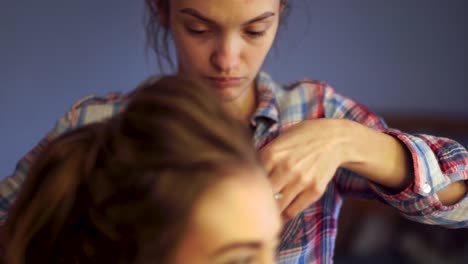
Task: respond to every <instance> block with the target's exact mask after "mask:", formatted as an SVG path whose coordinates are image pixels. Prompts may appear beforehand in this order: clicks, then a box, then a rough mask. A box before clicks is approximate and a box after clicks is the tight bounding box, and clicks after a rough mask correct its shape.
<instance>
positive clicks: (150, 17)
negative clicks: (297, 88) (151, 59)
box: [145, 0, 289, 71]
mask: <svg viewBox="0 0 468 264" xmlns="http://www.w3.org/2000/svg"><path fill="white" fill-rule="evenodd" d="M280 1H281V5H283V8H284V9H283V12H282V17H283V18H284V17H285V16H287V14H288V13H289V12H288V11H289V1H288V0H280ZM169 2H170V0H145V4H146V11H147V12H146V16H145V20H146V21H145V24H146V27H145V31H146V44H147V47H148V48H150V49H152V50H153V51H154V53H155V55H156V59H157V61H158V66H159V68H160V70H162V71H163V70H164V69H165V67H164V65H165V64H164V63H167V64H168V66H169V67H170V68H171V69H174V61H173V60H172V56H171V52H170V48H169V47H170V45H171V42H170V41H171V39H170V37H171V36H170V31H169V28H168V27H167V25H165V24H164V23H161V21H164V19H166V21H167V19H168V18H169V11H170V5H169ZM161 14H162V16H161ZM283 20H284V19H282V20H281V21H283Z"/></svg>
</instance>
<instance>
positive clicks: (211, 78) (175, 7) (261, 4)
mask: <svg viewBox="0 0 468 264" xmlns="http://www.w3.org/2000/svg"><path fill="white" fill-rule="evenodd" d="M279 17H280V1H279V0H170V12H169V17H168V23H169V25H168V26H169V28H170V30H171V32H172V34H173V37H174V42H175V46H176V52H177V61H178V73H179V74H183V75H184V77H188V78H190V79H191V80H192V81H194V82H196V83H197V84H198V85H204V86H208V87H212V88H213V89H215V90H216V91H217V92H218V94H220V95H221V98H222V99H223V101H225V102H230V101H233V100H236V99H242V96H243V95H245V94H247V93H246V91H247V90H248V89H249V88H253V80H254V78H255V76H256V75H257V73H258V71H259V70H260V67H261V66H262V64H263V61H264V59H265V57H266V55H267V53H268V51H269V50H270V48H271V45H272V43H273V40H274V38H275V35H276V32H277V29H278V24H279Z"/></svg>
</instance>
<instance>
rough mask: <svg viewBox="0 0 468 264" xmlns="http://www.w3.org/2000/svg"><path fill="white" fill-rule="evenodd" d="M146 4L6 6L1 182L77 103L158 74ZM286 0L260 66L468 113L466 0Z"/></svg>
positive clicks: (370, 102) (361, 97) (1, 25)
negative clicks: (282, 20)
mask: <svg viewBox="0 0 468 264" xmlns="http://www.w3.org/2000/svg"><path fill="white" fill-rule="evenodd" d="M142 2H143V0H112V1H96V0H80V1H71V0H41V1H32V0H24V1H14V0H2V1H1V4H0V33H1V35H0V81H1V82H0V83H1V84H0V131H1V132H0V177H1V176H5V175H7V174H8V173H10V172H11V171H12V170H13V168H14V165H15V163H16V161H17V160H18V159H19V158H20V157H21V156H22V155H23V154H24V153H25V152H27V151H28V150H29V149H30V148H32V147H33V146H34V145H35V144H36V143H37V142H38V141H39V140H40V139H41V138H42V137H43V136H44V134H45V133H46V132H47V131H48V130H49V129H50V128H52V127H53V125H54V122H55V120H56V119H57V118H58V117H59V116H61V115H62V114H63V113H64V112H65V111H66V110H67V109H68V108H69V107H70V105H71V104H72V102H74V101H75V100H77V99H78V98H80V97H82V96H84V95H87V94H90V93H97V94H104V93H106V92H109V91H113V90H120V91H128V90H129V89H131V88H132V87H134V86H135V84H137V83H138V82H139V81H141V80H142V79H144V78H145V77H147V76H148V75H149V74H151V73H156V72H157V69H156V67H155V63H154V62H153V61H152V57H151V56H149V57H148V56H145V50H144V34H143V27H142V13H143V6H142ZM291 2H292V4H293V5H295V6H293V9H292V12H291V16H290V18H289V21H288V24H287V27H285V28H282V32H281V33H280V35H279V39H278V40H279V41H278V45H276V48H275V49H274V50H273V51H272V52H271V54H270V56H269V57H268V59H267V62H266V65H265V69H266V70H267V71H269V72H270V73H272V74H273V75H274V76H275V77H276V78H277V79H278V80H280V81H283V82H290V81H293V80H297V79H303V78H306V77H307V78H314V79H321V80H325V81H327V82H329V83H330V84H331V85H332V86H334V87H335V89H336V90H337V91H338V92H340V93H342V94H345V95H346V96H348V97H351V98H353V99H356V100H357V101H359V102H361V103H363V104H365V105H367V106H368V107H370V108H371V109H372V110H373V111H374V112H377V113H383V112H384V113H388V112H398V113H408V112H411V113H426V114H427V113H430V114H431V113H445V114H450V113H453V114H457V115H459V116H464V117H468V107H467V106H466V103H465V101H466V98H467V97H468V87H466V83H467V81H468V80H467V79H468V77H467V76H468V74H467V73H468V51H467V48H466V47H468V34H467V33H468V16H466V14H467V12H468V1H465V0H447V1H441V0H352V1H350V0H317V1H315V0H313V1H312V0H294V1H291ZM465 120H466V119H465Z"/></svg>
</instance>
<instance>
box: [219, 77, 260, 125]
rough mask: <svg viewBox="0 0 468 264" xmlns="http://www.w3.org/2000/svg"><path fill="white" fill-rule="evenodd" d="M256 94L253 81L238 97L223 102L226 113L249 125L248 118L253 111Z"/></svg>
mask: <svg viewBox="0 0 468 264" xmlns="http://www.w3.org/2000/svg"><path fill="white" fill-rule="evenodd" d="M256 104H257V96H256V92H255V82H254V83H252V87H251V88H250V89H248V90H247V91H246V92H245V93H244V94H242V95H241V96H239V97H238V98H236V99H234V100H232V101H229V102H224V103H223V106H224V108H225V109H226V111H227V112H228V113H230V114H231V115H232V116H234V117H235V118H236V119H238V120H240V121H242V123H244V124H246V125H250V119H251V117H252V115H253V113H254V111H255V108H256Z"/></svg>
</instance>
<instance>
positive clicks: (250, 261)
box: [225, 256, 255, 264]
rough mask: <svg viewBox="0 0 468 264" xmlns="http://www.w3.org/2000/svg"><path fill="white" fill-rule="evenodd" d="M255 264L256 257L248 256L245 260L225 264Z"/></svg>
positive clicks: (240, 259)
mask: <svg viewBox="0 0 468 264" xmlns="http://www.w3.org/2000/svg"><path fill="white" fill-rule="evenodd" d="M254 263H255V256H246V257H243V258H239V259H235V260H231V261H228V262H226V263H225V264H254Z"/></svg>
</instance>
